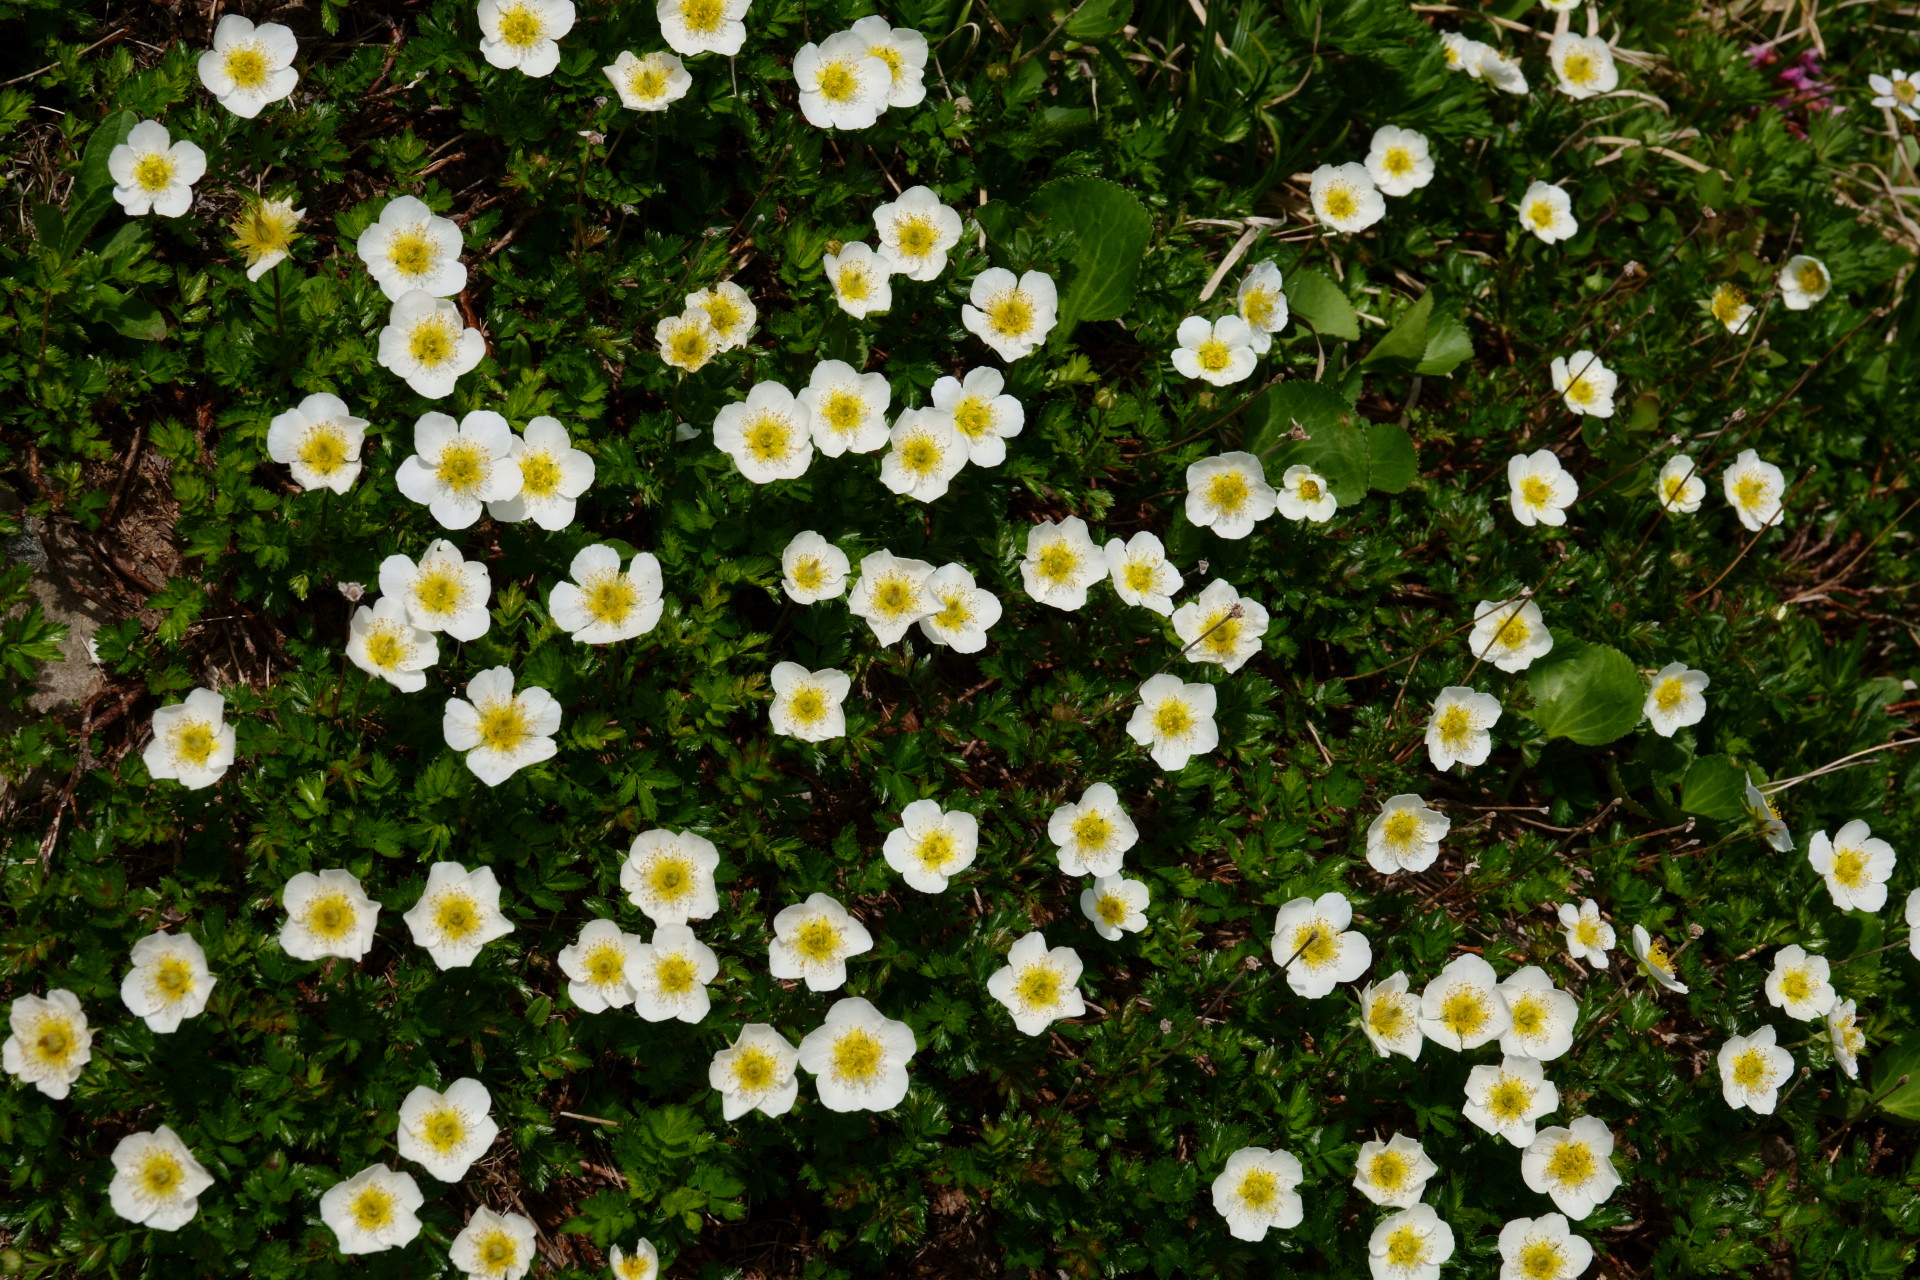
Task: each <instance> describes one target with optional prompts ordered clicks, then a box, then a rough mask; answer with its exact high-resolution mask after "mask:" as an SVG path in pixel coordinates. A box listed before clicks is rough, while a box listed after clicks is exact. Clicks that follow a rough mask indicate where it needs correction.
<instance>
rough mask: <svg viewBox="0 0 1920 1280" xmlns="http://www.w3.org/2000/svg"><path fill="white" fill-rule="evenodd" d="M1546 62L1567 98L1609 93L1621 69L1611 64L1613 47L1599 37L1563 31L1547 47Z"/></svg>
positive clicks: (1617, 82)
mask: <svg viewBox="0 0 1920 1280" xmlns="http://www.w3.org/2000/svg"><path fill="white" fill-rule="evenodd" d="M1547 61H1549V62H1551V63H1552V64H1553V74H1554V75H1556V76H1558V77H1559V79H1560V92H1562V93H1564V94H1566V95H1567V96H1568V97H1569V98H1591V97H1593V96H1594V95H1596V94H1601V93H1612V92H1613V91H1614V90H1615V89H1616V88H1618V87H1619V85H1620V70H1619V68H1618V67H1616V66H1614V65H1613V50H1612V49H1610V48H1608V47H1607V42H1606V41H1605V40H1602V39H1600V38H1599V37H1598V36H1577V35H1574V34H1573V33H1572V32H1571V31H1562V32H1561V33H1560V34H1558V35H1556V36H1555V37H1554V38H1553V41H1552V43H1550V44H1549V45H1548V46H1547Z"/></svg>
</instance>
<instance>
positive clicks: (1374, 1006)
mask: <svg viewBox="0 0 1920 1280" xmlns="http://www.w3.org/2000/svg"><path fill="white" fill-rule="evenodd" d="M1360 1029H1361V1030H1362V1031H1364V1032H1366V1033H1367V1039H1368V1040H1369V1041H1370V1042H1372V1044H1373V1047H1374V1050H1375V1051H1376V1052H1377V1053H1379V1055H1380V1056H1381V1057H1383V1058H1384V1057H1387V1056H1388V1055H1390V1054H1395V1053H1397V1054H1399V1055H1400V1056H1401V1057H1403V1058H1405V1059H1407V1060H1408V1061H1409V1062H1417V1061H1419V1059H1420V1046H1421V1045H1423V1044H1425V1043H1426V1035H1425V1033H1424V1032H1422V1031H1421V1030H1420V1001H1419V999H1418V998H1417V997H1415V996H1413V995H1411V994H1409V993H1408V991H1407V975H1406V974H1404V973H1400V972H1397V971H1396V972H1395V973H1394V975H1393V976H1392V977H1390V978H1386V979H1383V980H1381V981H1379V982H1371V983H1368V984H1367V985H1366V986H1365V987H1363V988H1361V991H1360Z"/></svg>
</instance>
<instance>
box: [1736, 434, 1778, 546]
mask: <svg viewBox="0 0 1920 1280" xmlns="http://www.w3.org/2000/svg"><path fill="white" fill-rule="evenodd" d="M1720 484H1721V488H1722V489H1723V491H1724V492H1725V493H1726V495H1727V501H1728V502H1730V503H1732V504H1733V511H1734V514H1735V515H1737V516H1739V517H1740V524H1741V526H1742V527H1743V528H1745V529H1746V530H1747V532H1749V533H1758V532H1760V530H1762V529H1764V528H1766V527H1767V526H1768V525H1770V524H1775V523H1777V522H1778V521H1779V519H1780V513H1781V505H1780V504H1781V497H1782V495H1783V494H1784V493H1785V492H1786V486H1787V478H1786V477H1785V476H1783V475H1781V474H1780V468H1778V467H1776V466H1774V465H1773V464H1772V463H1771V462H1762V461H1760V455H1759V454H1757V453H1755V452H1754V451H1753V450H1752V449H1742V450H1741V451H1740V456H1739V457H1737V458H1735V459H1734V460H1733V465H1732V466H1730V467H1728V468H1727V469H1726V471H1725V473H1724V474H1723V475H1722V476H1721V479H1720Z"/></svg>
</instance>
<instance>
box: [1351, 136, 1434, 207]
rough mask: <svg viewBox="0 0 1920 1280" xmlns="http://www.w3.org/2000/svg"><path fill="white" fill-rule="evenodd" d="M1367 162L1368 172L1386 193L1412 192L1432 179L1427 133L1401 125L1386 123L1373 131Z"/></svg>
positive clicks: (1410, 193)
mask: <svg viewBox="0 0 1920 1280" xmlns="http://www.w3.org/2000/svg"><path fill="white" fill-rule="evenodd" d="M1366 163H1367V176H1369V177H1370V178H1372V179H1373V182H1374V185H1375V186H1377V187H1379V188H1380V190H1381V191H1382V192H1383V193H1385V194H1386V195H1390V196H1405V195H1412V194H1413V193H1414V192H1415V191H1418V190H1419V189H1420V188H1421V187H1424V186H1426V185H1427V184H1428V183H1429V182H1432V181H1433V156H1432V154H1431V152H1430V151H1429V149H1428V147H1427V136H1426V135H1425V134H1423V133H1416V132H1415V131H1414V130H1412V129H1402V128H1400V127H1399V126H1398V125H1391V124H1383V125H1381V126H1380V127H1379V128H1378V129H1375V130H1374V131H1373V142H1372V144H1371V145H1370V146H1369V147H1368V148H1367V162H1366Z"/></svg>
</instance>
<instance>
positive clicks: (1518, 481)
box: [1507, 449, 1580, 528]
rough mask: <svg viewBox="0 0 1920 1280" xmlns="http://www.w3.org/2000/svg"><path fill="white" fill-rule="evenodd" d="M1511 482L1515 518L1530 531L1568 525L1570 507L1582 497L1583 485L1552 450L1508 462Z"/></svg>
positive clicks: (1534, 452) (1540, 450) (1523, 454)
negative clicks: (1547, 526)
mask: <svg viewBox="0 0 1920 1280" xmlns="http://www.w3.org/2000/svg"><path fill="white" fill-rule="evenodd" d="M1507 483H1508V485H1509V486H1511V490H1510V492H1509V494H1508V501H1509V502H1511V503H1512V505H1513V518H1514V519H1515V520H1518V521H1519V522H1520V523H1521V524H1523V525H1526V526H1527V527H1528V528H1532V527H1533V526H1534V525H1535V524H1545V525H1552V526H1554V527H1555V528H1558V527H1559V526H1561V525H1563V524H1565V523H1566V522H1567V508H1568V507H1570V506H1572V505H1573V503H1574V499H1576V498H1578V497H1579V496H1580V482H1579V481H1578V480H1575V479H1574V478H1573V476H1572V475H1570V474H1568V472H1567V470H1566V468H1564V467H1562V466H1561V465H1560V459H1559V458H1558V457H1556V456H1555V455H1554V452H1553V450H1551V449H1535V450H1534V451H1533V452H1532V453H1516V454H1514V455H1513V457H1511V458H1509V459H1507Z"/></svg>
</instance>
